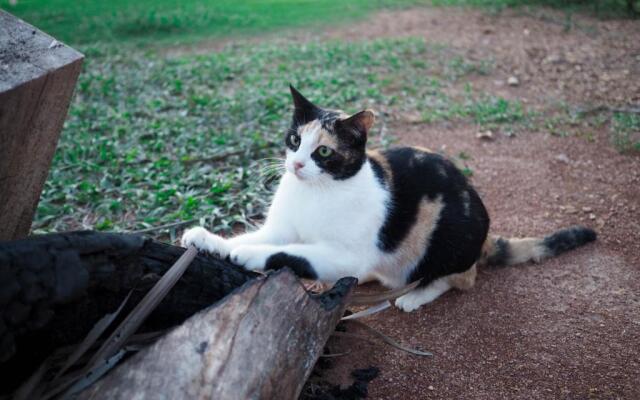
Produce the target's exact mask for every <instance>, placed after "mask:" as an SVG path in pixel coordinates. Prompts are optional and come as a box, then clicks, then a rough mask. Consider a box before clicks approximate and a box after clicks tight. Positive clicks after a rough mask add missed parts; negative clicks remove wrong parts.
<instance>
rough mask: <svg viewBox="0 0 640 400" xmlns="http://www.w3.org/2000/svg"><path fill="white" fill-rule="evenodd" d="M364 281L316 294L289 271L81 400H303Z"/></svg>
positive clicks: (214, 311)
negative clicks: (352, 296) (306, 386)
mask: <svg viewBox="0 0 640 400" xmlns="http://www.w3.org/2000/svg"><path fill="white" fill-rule="evenodd" d="M356 284H357V280H356V279H355V278H343V279H341V280H340V281H338V283H337V284H336V285H335V286H334V287H333V289H331V290H329V291H327V292H325V293H324V294H321V295H317V296H311V295H309V294H308V293H307V292H306V290H305V289H304V287H303V286H302V285H301V284H300V282H299V281H298V279H297V278H296V277H295V275H293V273H291V272H290V271H289V270H287V269H284V270H280V271H278V272H276V273H273V274H271V275H269V276H267V277H264V278H259V279H256V280H253V281H252V282H251V283H249V284H247V285H245V286H244V287H243V288H242V289H240V290H239V291H236V292H234V293H233V294H232V295H230V296H228V297H226V298H225V299H224V300H223V301H221V302H220V303H218V304H217V305H215V306H212V307H210V308H208V309H206V310H204V311H201V312H199V313H198V314H196V315H194V316H192V317H191V318H189V319H188V320H187V321H186V322H185V323H184V324H182V325H181V326H179V327H177V328H175V329H173V330H172V331H171V332H169V333H168V334H167V335H165V336H164V337H163V338H161V339H160V340H158V341H157V342H156V343H155V344H153V345H152V346H150V347H149V348H147V349H145V350H142V351H141V352H140V353H138V354H136V355H134V356H133V357H132V358H131V359H130V360H128V361H127V362H125V363H124V364H123V365H121V366H119V367H117V368H116V369H115V370H114V371H112V372H111V373H110V374H109V375H107V376H106V377H105V378H103V379H102V380H101V381H98V382H97V383H96V384H94V385H93V386H91V387H90V388H88V389H87V390H86V391H84V392H83V393H81V395H80V398H81V399H132V398H136V399H216V400H225V399H229V400H236V399H282V400H286V399H296V398H298V395H299V394H300V391H301V390H302V386H303V385H304V383H305V381H306V379H307V378H308V376H309V374H310V373H311V370H312V368H313V366H314V364H315V362H316V361H317V359H318V357H319V356H320V354H321V352H322V349H323V347H324V345H325V343H326V341H327V339H328V338H329V336H330V335H331V334H332V332H333V331H334V329H335V326H336V324H337V323H338V321H339V320H340V317H341V316H342V314H343V312H344V307H345V305H346V301H347V298H348V296H349V295H350V293H351V291H352V289H353V288H354V287H355V285H356Z"/></svg>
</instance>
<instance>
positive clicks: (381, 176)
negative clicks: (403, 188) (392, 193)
mask: <svg viewBox="0 0 640 400" xmlns="http://www.w3.org/2000/svg"><path fill="white" fill-rule="evenodd" d="M369 163H371V169H373V174H374V175H375V176H376V179H377V180H378V182H380V184H381V185H382V186H386V180H387V177H386V176H385V173H384V168H382V165H380V163H379V162H378V161H376V160H375V159H374V158H371V157H369Z"/></svg>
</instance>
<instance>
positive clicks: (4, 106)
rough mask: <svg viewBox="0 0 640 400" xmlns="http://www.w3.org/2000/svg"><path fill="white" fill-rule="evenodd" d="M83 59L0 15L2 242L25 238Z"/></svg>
mask: <svg viewBox="0 0 640 400" xmlns="http://www.w3.org/2000/svg"><path fill="white" fill-rule="evenodd" d="M83 58H84V56H83V55H82V54H80V53H78V52H77V51H75V50H73V49H72V48H70V47H67V46H65V45H64V44H62V43H59V42H58V41H56V40H55V39H53V38H52V37H50V36H48V35H46V34H44V33H42V32H40V31H39V30H37V29H35V28H34V27H33V26H31V25H29V24H27V23H25V22H23V21H21V20H19V19H18V18H16V17H14V16H12V15H10V14H8V13H6V12H4V11H2V10H0V144H1V145H0V240H10V239H18V238H22V237H25V236H27V234H28V233H29V229H30V227H31V221H32V219H33V215H34V213H35V210H36V206H37V205H38V200H39V199H40V192H41V191H42V187H43V185H44V182H45V180H46V178H47V175H48V173H49V167H50V165H51V160H52V158H53V154H54V152H55V148H56V144H57V142H58V137H59V136H60V130H61V129H62V124H63V122H64V119H65V116H66V115H67V109H68V108H69V103H70V101H71V95H72V94H73V89H74V87H75V84H76V81H77V79H78V75H79V73H80V69H81V65H82V60H83Z"/></svg>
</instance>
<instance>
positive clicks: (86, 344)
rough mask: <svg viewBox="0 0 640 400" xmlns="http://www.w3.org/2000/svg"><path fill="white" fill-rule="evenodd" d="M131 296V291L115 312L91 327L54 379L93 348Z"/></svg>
mask: <svg viewBox="0 0 640 400" xmlns="http://www.w3.org/2000/svg"><path fill="white" fill-rule="evenodd" d="M130 296H131V292H129V294H127V297H125V298H124V300H123V301H122V303H121V304H120V306H119V307H118V309H117V310H116V311H115V312H113V313H111V314H107V315H105V316H104V317H102V318H101V319H100V320H99V321H98V322H96V324H95V325H94V326H93V328H91V330H90V331H89V333H88V334H87V336H86V337H85V338H84V340H83V341H82V342H81V343H80V344H79V345H78V347H77V348H76V349H75V350H74V352H73V353H72V354H71V355H70V356H69V358H68V359H67V361H66V362H65V364H64V365H63V366H62V368H61V369H60V371H58V373H57V374H56V376H55V378H53V380H54V381H55V380H56V379H58V378H60V377H61V376H62V374H64V373H65V372H67V370H68V369H69V368H70V367H71V366H72V365H74V364H75V363H76V362H77V361H78V360H79V359H80V357H82V355H83V354H84V353H86V352H87V350H89V348H91V346H92V345H93V344H94V343H95V342H96V340H98V338H99V337H100V336H101V335H102V333H104V331H105V330H106V329H107V328H108V327H109V325H111V323H112V322H113V320H114V319H116V317H117V316H118V314H120V311H122V308H123V307H124V305H125V304H126V303H127V300H129V297H130Z"/></svg>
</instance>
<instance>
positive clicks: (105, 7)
mask: <svg viewBox="0 0 640 400" xmlns="http://www.w3.org/2000/svg"><path fill="white" fill-rule="evenodd" d="M625 1H626V0H598V1H579V0H573V1H557V0H534V1H526V0H349V1H340V0H241V1H238V0H199V1H194V0H184V1H180V2H178V1H175V0H137V1H127V0H110V1H98V0H76V1H68V0H18V2H17V5H15V6H12V5H10V4H9V0H0V8H2V9H4V10H7V11H9V12H11V13H13V14H15V15H17V16H19V17H21V18H23V19H25V20H26V21H27V22H30V23H32V24H34V25H35V26H37V27H38V28H40V29H42V30H43V31H45V32H47V33H49V34H51V35H52V36H54V37H56V38H57V39H59V40H62V41H63V42H65V43H69V44H72V45H75V46H78V45H83V44H89V43H117V44H119V45H130V44H138V45H165V44H168V43H172V44H182V43H191V42H195V41H198V40H202V39H211V38H222V37H232V36H238V35H258V34H263V33H265V32H270V31H275V30H278V29H283V28H305V29H309V28H314V27H315V28H321V27H326V26H327V25H335V24H339V23H346V22H348V21H352V20H356V19H362V18H364V17H366V16H367V15H368V14H370V13H371V12H372V11H376V10H379V9H381V8H390V7H408V6H412V5H420V4H422V5H425V4H433V5H445V6H452V5H454V6H474V7H482V8H488V9H491V10H502V9H504V8H507V7H522V6H532V5H533V6H540V5H544V6H551V7H559V8H561V9H563V10H566V11H567V12H569V13H573V12H585V11H586V12H589V13H592V14H596V15H600V16H622V15H625V13H626V12H627V11H626V2H625ZM636 2H637V3H638V2H639V1H636Z"/></svg>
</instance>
